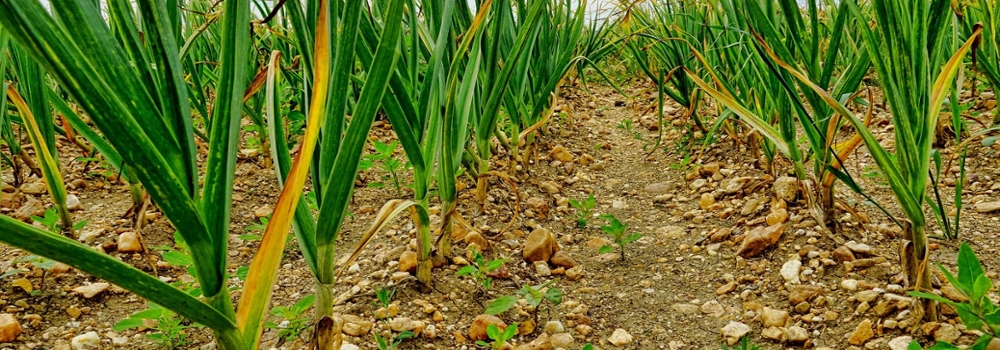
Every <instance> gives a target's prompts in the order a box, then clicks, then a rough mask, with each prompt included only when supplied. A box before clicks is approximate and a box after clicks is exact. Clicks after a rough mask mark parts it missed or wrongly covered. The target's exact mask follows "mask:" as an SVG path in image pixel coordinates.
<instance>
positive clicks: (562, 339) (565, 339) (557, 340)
mask: <svg viewBox="0 0 1000 350" xmlns="http://www.w3.org/2000/svg"><path fill="white" fill-rule="evenodd" d="M574 341H575V340H574V339H573V335H572V334H569V333H558V334H553V335H551V336H549V342H550V343H551V344H552V347H553V348H556V349H559V348H562V349H569V348H572V347H573V342H574Z"/></svg>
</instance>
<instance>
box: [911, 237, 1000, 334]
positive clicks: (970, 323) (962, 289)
mask: <svg viewBox="0 0 1000 350" xmlns="http://www.w3.org/2000/svg"><path fill="white" fill-rule="evenodd" d="M937 266H938V268H939V269H941V272H942V273H943V274H944V276H945V277H946V278H947V279H948V282H950V283H951V285H952V286H954V287H955V289H957V290H958V292H959V293H961V294H962V295H963V296H965V298H966V299H967V301H963V302H956V301H952V300H951V299H947V298H944V297H942V296H939V295H937V294H931V293H928V292H923V291H919V292H918V291H913V292H910V295H911V296H914V297H918V298H925V299H930V300H934V301H937V302H939V303H943V304H947V305H948V306H951V307H952V308H954V309H955V311H957V312H958V317H959V319H961V320H962V323H963V324H965V327H966V328H967V329H968V330H969V331H979V332H982V333H983V334H982V335H981V336H980V337H979V339H977V340H976V342H975V343H973V344H972V345H971V346H969V349H985V348H986V347H987V346H988V345H989V344H990V342H991V341H993V338H996V337H997V335H998V334H1000V307H998V306H997V305H995V304H993V300H992V299H990V297H989V295H988V294H989V293H990V291H991V290H993V281H992V280H990V278H989V277H986V272H985V271H984V270H983V265H982V264H981V263H980V262H979V258H977V257H976V254H975V253H973V252H972V248H969V245H968V244H967V243H962V246H961V247H960V248H959V250H958V276H957V277H956V276H955V275H953V274H952V273H951V272H950V271H948V270H947V269H945V268H944V266H941V264H940V263H939V264H937ZM909 348H910V349H920V344H919V343H916V341H914V343H911V344H910V347H909ZM931 349H958V348H957V347H955V346H954V345H952V344H949V343H947V342H941V341H939V342H937V344H935V345H934V346H933V347H931Z"/></svg>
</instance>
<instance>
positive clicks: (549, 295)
mask: <svg viewBox="0 0 1000 350" xmlns="http://www.w3.org/2000/svg"><path fill="white" fill-rule="evenodd" d="M545 299H548V300H549V302H550V303H552V304H553V305H559V304H560V303H562V290H561V289H559V288H555V287H552V288H549V289H548V290H546V291H545Z"/></svg>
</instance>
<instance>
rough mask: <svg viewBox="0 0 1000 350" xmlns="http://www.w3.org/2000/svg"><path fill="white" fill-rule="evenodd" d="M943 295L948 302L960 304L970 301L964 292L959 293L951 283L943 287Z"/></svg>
mask: <svg viewBox="0 0 1000 350" xmlns="http://www.w3.org/2000/svg"><path fill="white" fill-rule="evenodd" d="M941 295H943V296H944V297H945V298H948V300H951V301H955V302H959V303H962V302H966V301H969V298H967V297H966V296H965V295H964V294H962V292H959V291H958V289H956V288H955V286H953V285H952V284H951V283H949V284H946V285H944V287H941Z"/></svg>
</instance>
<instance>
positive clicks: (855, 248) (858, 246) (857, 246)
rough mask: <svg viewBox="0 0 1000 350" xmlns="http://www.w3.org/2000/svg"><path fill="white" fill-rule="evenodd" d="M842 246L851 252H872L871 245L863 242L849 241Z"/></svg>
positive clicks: (870, 253)
mask: <svg viewBox="0 0 1000 350" xmlns="http://www.w3.org/2000/svg"><path fill="white" fill-rule="evenodd" d="M844 246H845V247H847V249H850V250H851V251H852V252H854V253H857V254H865V255H872V254H873V252H872V247H871V246H869V245H867V244H864V243H858V242H855V241H849V242H847V243H844Z"/></svg>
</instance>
